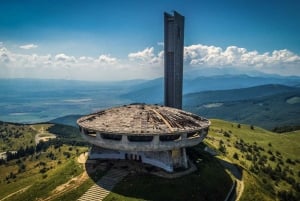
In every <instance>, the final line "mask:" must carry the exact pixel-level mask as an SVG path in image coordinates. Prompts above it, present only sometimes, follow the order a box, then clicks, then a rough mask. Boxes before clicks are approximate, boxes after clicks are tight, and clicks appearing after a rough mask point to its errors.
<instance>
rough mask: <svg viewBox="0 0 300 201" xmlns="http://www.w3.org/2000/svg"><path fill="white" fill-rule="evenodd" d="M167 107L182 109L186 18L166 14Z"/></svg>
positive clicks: (177, 14) (175, 14)
mask: <svg viewBox="0 0 300 201" xmlns="http://www.w3.org/2000/svg"><path fill="white" fill-rule="evenodd" d="M164 21H165V23H164V29H165V30H164V32H165V33H164V34H165V37H164V38H165V44H164V49H165V55H164V56H165V78H164V79H165V91H164V93H165V94H164V96H165V106H169V107H174V108H178V109H182V74H183V43H184V16H182V15H180V14H179V13H177V12H175V11H174V15H173V16H172V15H170V14H168V13H164Z"/></svg>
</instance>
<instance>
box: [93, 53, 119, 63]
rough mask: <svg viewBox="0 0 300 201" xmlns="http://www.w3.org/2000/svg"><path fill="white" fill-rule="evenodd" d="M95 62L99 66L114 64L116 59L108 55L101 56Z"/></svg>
mask: <svg viewBox="0 0 300 201" xmlns="http://www.w3.org/2000/svg"><path fill="white" fill-rule="evenodd" d="M97 61H98V62H99V63H101V64H116V63H117V58H114V57H111V56H110V55H106V54H102V55H100V56H99V58H98V60H97Z"/></svg>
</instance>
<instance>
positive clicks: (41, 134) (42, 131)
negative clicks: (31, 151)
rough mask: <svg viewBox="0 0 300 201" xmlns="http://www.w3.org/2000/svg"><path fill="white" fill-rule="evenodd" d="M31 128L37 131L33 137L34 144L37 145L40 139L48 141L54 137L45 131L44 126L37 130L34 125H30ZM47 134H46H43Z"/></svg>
mask: <svg viewBox="0 0 300 201" xmlns="http://www.w3.org/2000/svg"><path fill="white" fill-rule="evenodd" d="M30 127H31V128H32V129H33V130H35V131H37V132H38V133H37V134H36V135H35V137H34V141H35V144H36V145H37V144H38V143H39V142H40V141H48V140H49V139H53V138H56V136H55V135H54V134H50V133H48V132H45V128H44V127H43V126H42V127H41V128H40V129H39V130H37V129H36V128H35V127H34V126H30ZM45 134H47V136H44V135H45Z"/></svg>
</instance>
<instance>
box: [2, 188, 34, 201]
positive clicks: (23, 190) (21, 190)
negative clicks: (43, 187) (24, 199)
mask: <svg viewBox="0 0 300 201" xmlns="http://www.w3.org/2000/svg"><path fill="white" fill-rule="evenodd" d="M30 186H31V185H29V186H26V187H25V188H22V189H20V190H18V191H16V192H13V193H11V194H9V195H7V196H5V197H4V198H2V199H1V200H0V201H3V200H6V199H7V198H9V197H11V196H14V195H15V194H18V193H23V192H25V191H26V190H27V189H28V188H29V187H30Z"/></svg>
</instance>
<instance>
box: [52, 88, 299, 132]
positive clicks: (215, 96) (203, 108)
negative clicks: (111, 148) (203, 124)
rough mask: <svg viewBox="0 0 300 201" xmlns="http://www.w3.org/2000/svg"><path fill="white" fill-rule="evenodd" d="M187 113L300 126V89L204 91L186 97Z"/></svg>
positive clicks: (69, 121) (72, 120) (64, 120)
mask: <svg viewBox="0 0 300 201" xmlns="http://www.w3.org/2000/svg"><path fill="white" fill-rule="evenodd" d="M183 109H184V110H187V111H190V112H192V113H195V114H198V115H200V116H204V117H207V118H218V119H224V120H230V121H235V122H239V123H247V124H252V125H255V126H260V127H263V128H266V129H269V130H272V129H274V128H275V127H284V126H300V88H298V87H289V86H284V85H278V84H276V85H274V84H270V85H261V86H255V87H250V88H243V89H230V90H216V91H204V92H198V93H192V94H187V95H185V96H184V106H183ZM80 116H81V115H68V116H65V117H61V118H57V119H54V120H52V121H50V122H52V123H59V124H66V125H71V126H76V120H77V119H78V118H79V117H80Z"/></svg>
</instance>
